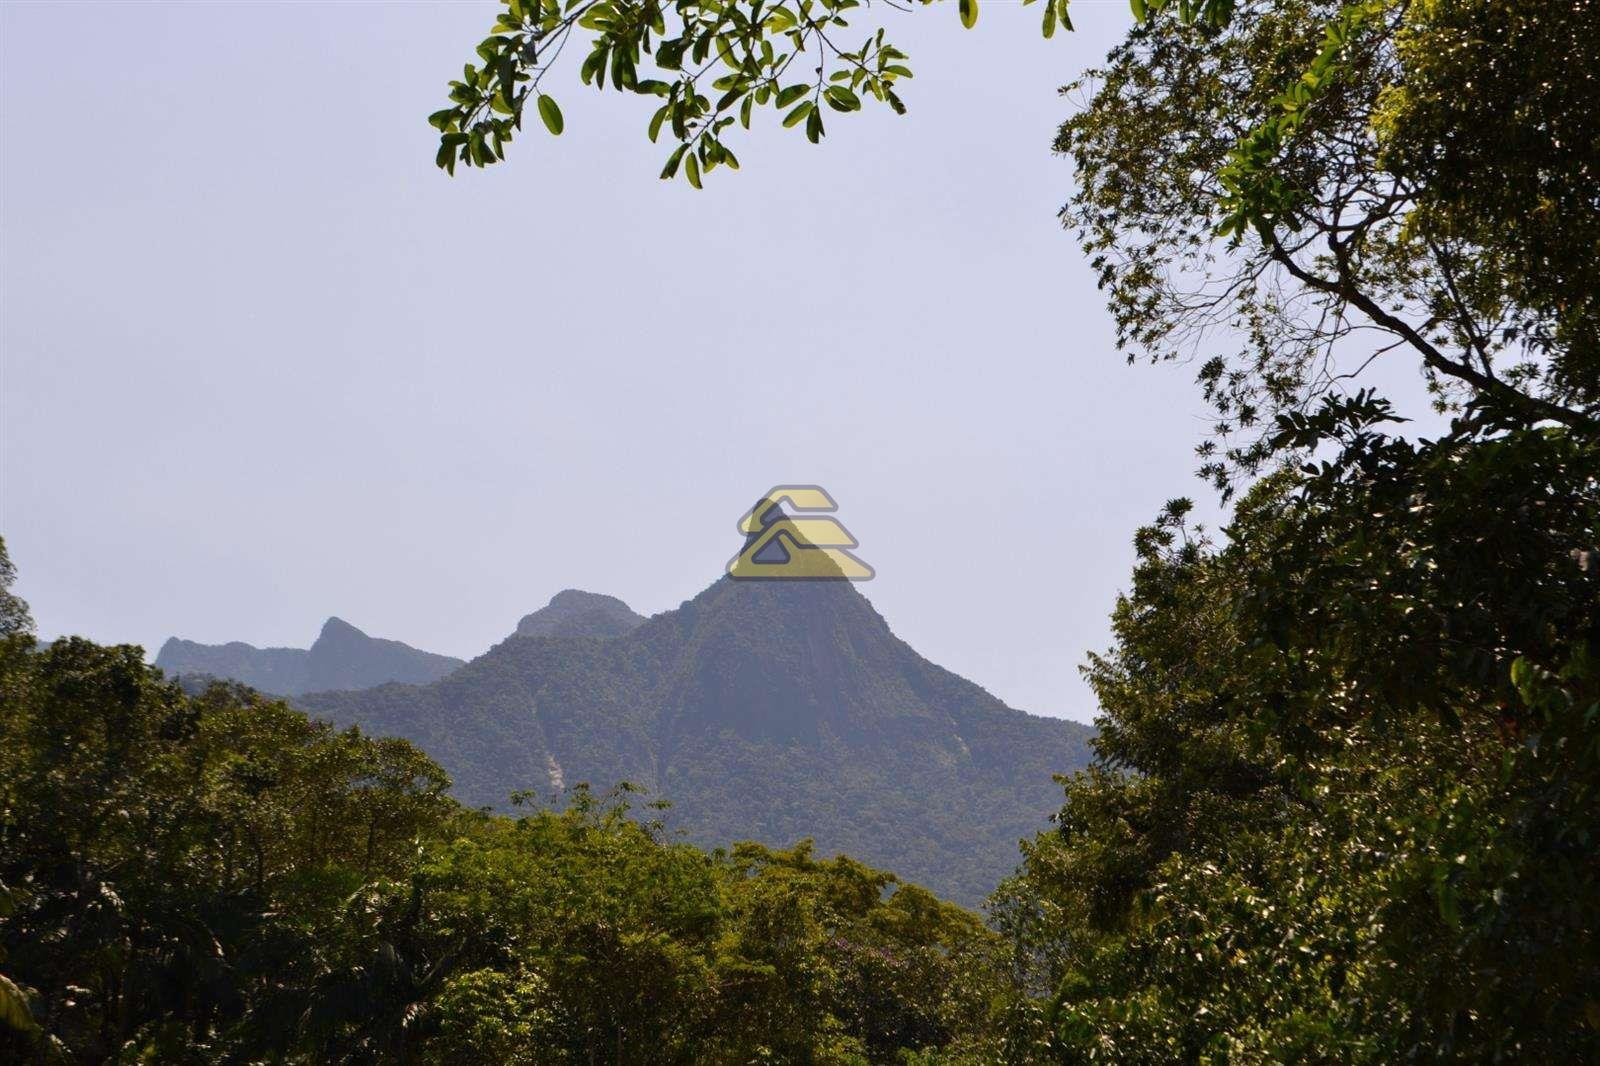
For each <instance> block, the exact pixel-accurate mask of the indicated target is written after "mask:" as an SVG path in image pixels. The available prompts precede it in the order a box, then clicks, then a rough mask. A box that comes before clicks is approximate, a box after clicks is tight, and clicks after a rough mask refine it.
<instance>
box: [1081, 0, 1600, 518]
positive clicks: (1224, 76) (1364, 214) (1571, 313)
mask: <svg viewBox="0 0 1600 1066" xmlns="http://www.w3.org/2000/svg"><path fill="white" fill-rule="evenodd" d="M1594 17H1595V8H1594V6H1593V4H1592V2H1588V0H1585V2H1581V3H1576V4H1571V5H1556V6H1554V7H1552V6H1551V5H1547V4H1542V3H1537V2H1534V0H1526V2H1513V3H1501V2H1498V0H1474V2H1468V3H1456V4H1440V3H1431V2H1410V3H1403V2H1388V0H1371V2H1361V3H1352V4H1346V3H1341V2H1317V0H1258V2H1255V3H1250V4H1246V5H1242V6H1241V8H1240V10H1239V11H1238V12H1237V13H1236V15H1235V17H1234V18H1233V19H1232V20H1231V21H1229V22H1228V23H1227V24H1226V26H1225V27H1223V28H1222V29H1221V30H1217V29H1215V28H1213V27H1210V26H1196V25H1188V24H1185V23H1183V22H1181V21H1175V20H1152V21H1149V22H1147V23H1146V24H1145V25H1144V26H1142V27H1141V28H1139V29H1138V30H1136V31H1135V32H1134V33H1132V34H1131V35H1130V36H1129V39H1128V40H1127V42H1126V43H1125V44H1123V45H1122V46H1121V47H1119V48H1118V49H1117V50H1116V51H1114V52H1113V53H1112V54H1111V56H1110V58H1109V60H1108V62H1107V64H1106V66H1105V67H1104V68H1103V69H1100V70H1096V71H1092V72H1090V73H1089V74H1087V75H1085V76H1084V77H1083V78H1082V79H1080V80H1079V81H1078V82H1076V83H1075V84H1074V85H1073V86H1071V87H1069V91H1073V92H1078V93H1082V94H1086V95H1087V97H1088V99H1087V106H1085V107H1084V108H1083V109H1082V110H1081V111H1080V112H1079V113H1078V114H1076V115H1074V116H1073V117H1072V118H1070V119H1069V120H1067V122H1066V123H1064V124H1063V126H1062V127H1061V131H1060V134H1059V137H1058V140H1057V148H1058V149H1059V150H1060V151H1062V152H1065V153H1067V154H1069V155H1070V156H1071V157H1072V158H1073V160H1074V162H1075V164H1076V168H1077V173H1078V187H1077V189H1076V190H1075V192H1074V193H1073V195H1072V197H1071V199H1070V200H1069V202H1068V204H1067V206H1066V207H1065V208H1064V210H1063V218H1064V220H1065V221H1066V222H1067V223H1068V224H1069V225H1071V226H1073V227H1075V228H1076V229H1077V231H1078V232H1079V234H1080V236H1081V238H1082V241H1083V246H1084V250H1085V251H1086V253H1087V254H1089V255H1090V256H1091V258H1092V260H1093V263H1094V265H1095V266H1096V268H1097V269H1098V270H1099V272H1100V283H1101V286H1102V287H1103V288H1104V289H1105V290H1106V292H1107V294H1108V304H1109V307H1110V309H1111V311H1112V314H1113V316H1114V317H1115V320H1116V323H1117V327H1118V337H1119V343H1120V344H1121V345H1122V346H1123V347H1125V348H1126V349H1127V350H1128V351H1129V353H1130V355H1129V358H1130V360H1131V359H1133V358H1135V357H1136V356H1141V355H1142V356H1144V357H1148V358H1150V359H1153V360H1176V359H1188V358H1198V359H1199V360H1200V361H1201V365H1200V372H1199V380H1200V382H1201V384H1202V386H1203V388H1204V390H1205V394H1206V396H1207V397H1208V399H1209V400H1210V401H1211V403H1212V404H1213V406H1214V409H1215V412H1216V418H1217V425H1216V428H1217V430H1218V433H1219V435H1220V437H1221V441H1220V442H1217V441H1207V442H1206V443H1204V444H1203V445H1202V448H1201V451H1202V455H1203V456H1204V459H1205V466H1204V468H1203V469H1204V472H1205V473H1206V474H1208V475H1209V476H1211V477H1212V478H1213V479H1215V480H1216V481H1217V483H1218V484H1219V485H1221V486H1224V487H1226V486H1228V485H1231V484H1233V483H1234V482H1235V480H1236V477H1237V475H1238V474H1240V473H1244V474H1248V473H1250V472H1252V471H1254V470H1256V469H1258V468H1259V467H1260V466H1261V464H1262V463H1263V462H1264V461H1266V460H1267V459H1269V458H1270V457H1272V455H1274V454H1275V449H1274V448H1273V447H1272V445H1273V442H1274V441H1275V440H1279V441H1281V440H1282V438H1280V437H1278V436H1277V435H1276V432H1275V423H1274V419H1275V416H1277V415H1279V414H1286V413H1300V414H1304V413H1308V412H1309V411H1310V410H1312V409H1314V407H1315V405H1316V403H1317V400H1318V399H1319V397H1321V396H1323V395H1328V394H1330V393H1332V392H1338V391H1342V390H1344V389H1345V388H1346V387H1347V386H1346V383H1347V382H1349V381H1350V380H1352V379H1354V378H1356V377H1358V375H1359V374H1360V373H1361V371H1362V370H1364V369H1365V368H1366V367H1367V366H1368V365H1369V364H1370V363H1371V362H1373V361H1374V360H1376V359H1380V358H1385V357H1389V358H1393V356H1390V355H1389V353H1391V352H1397V351H1404V352H1407V353H1409V355H1410V356H1411V357H1412V358H1413V359H1415V360H1416V361H1417V363H1418V364H1419V366H1420V369H1421V371H1422V373H1423V374H1424V375H1425V377H1426V379H1427V381H1428V384H1429V386H1430V388H1431V389H1432V390H1433V391H1434V393H1435V395H1436V397H1437V399H1438V403H1439V406H1440V408H1441V409H1442V410H1443V409H1452V410H1459V409H1461V408H1462V407H1463V405H1465V404H1467V403H1473V402H1476V403H1478V404H1480V405H1481V404H1493V405H1495V406H1496V407H1497V408H1499V409H1502V410H1504V411H1506V412H1508V413H1510V414H1513V415H1514V416H1515V417H1516V418H1517V419H1518V420H1519V421H1520V422H1521V423H1522V424H1534V423H1538V422H1541V421H1547V422H1554V423H1557V424H1561V425H1566V426H1569V427H1572V428H1574V429H1578V430H1581V431H1583V432H1595V431H1596V430H1597V429H1600V393H1597V391H1596V388H1595V385H1594V382H1595V380H1596V374H1597V370H1600V367H1597V366H1596V362H1595V351H1596V349H1595V341H1594V338H1595V336H1596V330H1597V328H1600V327H1597V322H1600V319H1597V312H1600V304H1597V303H1596V297H1595V296H1594V293H1595V291H1596V289H1595V285H1594V284H1593V280H1594V275H1593V271H1594V270H1595V266H1594V264H1595V262H1596V254H1595V253H1596V250H1597V249H1600V223H1597V222H1596V219H1597V218H1600V181H1597V180H1596V176H1597V175H1600V137H1597V136H1596V126H1595V123H1596V121H1597V120H1596V119H1595V115H1596V113H1597V106H1600V78H1597V77H1596V76H1595V75H1594V73H1593V69H1594V61H1595V59H1596V58H1597V53H1596V48H1597V47H1600V45H1597V44H1596V37H1595V35H1594V33H1593V32H1592V30H1593V25H1592V24H1593V21H1594ZM1219 443H1220V444H1221V445H1222V447H1221V448H1219ZM1292 443H1293V444H1295V445H1297V446H1299V445H1303V444H1304V443H1305V442H1304V441H1302V440H1299V439H1295V440H1293V441H1292Z"/></svg>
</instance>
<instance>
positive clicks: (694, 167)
mask: <svg viewBox="0 0 1600 1066" xmlns="http://www.w3.org/2000/svg"><path fill="white" fill-rule="evenodd" d="M683 173H684V176H685V177H687V178H688V179H689V184H690V185H693V186H694V187H695V188H697V189H699V188H702V186H701V184H700V160H698V159H696V158H695V156H694V154H693V153H690V155H689V158H688V159H687V160H685V161H684V164H683Z"/></svg>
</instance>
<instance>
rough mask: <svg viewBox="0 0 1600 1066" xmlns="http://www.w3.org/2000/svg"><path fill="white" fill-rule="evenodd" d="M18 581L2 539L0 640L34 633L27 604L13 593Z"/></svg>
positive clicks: (4, 540) (0, 555)
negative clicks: (13, 586) (12, 587)
mask: <svg viewBox="0 0 1600 1066" xmlns="http://www.w3.org/2000/svg"><path fill="white" fill-rule="evenodd" d="M16 580H17V568H16V567H15V566H14V565H12V562H11V555H10V553H9V552H7V551H6V539H5V538H4V537H0V639H3V638H5V637H11V636H17V635H19V634H28V633H32V632H33V615H32V614H30V613H29V612H28V605H27V603H26V602H24V601H23V599H22V598H21V597H20V596H18V595H17V594H16V593H14V592H12V591H11V586H12V585H13V584H15V583H16Z"/></svg>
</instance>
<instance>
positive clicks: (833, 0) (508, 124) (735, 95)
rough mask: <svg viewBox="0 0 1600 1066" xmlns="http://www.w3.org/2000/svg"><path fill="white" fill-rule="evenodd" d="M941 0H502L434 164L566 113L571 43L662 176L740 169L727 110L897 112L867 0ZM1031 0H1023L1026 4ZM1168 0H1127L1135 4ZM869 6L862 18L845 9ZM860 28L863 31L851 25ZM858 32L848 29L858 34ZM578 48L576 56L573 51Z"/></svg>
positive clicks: (971, 8)
mask: <svg viewBox="0 0 1600 1066" xmlns="http://www.w3.org/2000/svg"><path fill="white" fill-rule="evenodd" d="M936 2H938V0H877V3H876V5H874V3H873V0H504V5H505V10H504V11H502V12H501V13H500V14H499V16H498V17H497V18H496V19H495V23H494V26H493V29H492V32H491V33H490V34H489V36H487V37H485V38H484V39H483V40H482V41H481V42H480V43H479V45H478V47H477V49H476V61H475V62H468V63H467V64H466V66H465V68H464V69H463V71H462V75H461V78H460V79H459V80H456V81H452V82H451V83H450V106H449V107H447V108H443V109H442V110H439V111H436V112H434V113H433V114H432V115H430V116H429V117H428V121H429V122H430V123H431V124H432V125H433V126H434V128H436V129H437V130H438V131H439V152H438V157H437V162H438V164H439V166H440V167H442V168H443V169H445V170H448V171H449V172H450V173H452V174H454V173H455V168H456V165H457V164H458V163H460V164H465V165H468V166H476V167H483V166H488V165H490V164H492V163H496V162H499V161H501V160H503V159H504V158H505V157H506V145H508V144H510V143H511V141H512V140H513V139H514V138H515V137H516V135H517V134H518V133H519V132H520V131H521V130H522V120H523V116H524V113H525V112H526V111H528V110H529V109H532V110H534V111H536V112H537V113H538V116H539V121H540V123H541V124H542V125H543V127H544V128H545V129H546V130H547V131H548V132H549V133H551V134H553V135H560V133H561V132H562V130H563V129H565V127H566V120H565V118H564V117H563V115H562V112H561V107H560V105H559V104H558V103H557V102H556V99H555V97H554V96H553V95H551V92H550V90H551V89H552V88H553V86H551V85H549V84H548V83H547V79H548V78H549V77H550V75H552V74H553V73H554V72H555V71H556V70H558V69H559V65H560V63H561V61H562V55H563V53H564V52H565V51H566V49H567V47H568V46H569V45H574V52H575V53H576V54H575V55H574V56H572V57H570V58H569V59H568V63H569V64H575V65H576V66H577V68H578V79H579V81H580V82H581V83H582V84H583V85H585V86H593V88H594V89H595V90H596V91H597V92H604V91H605V89H606V87H607V85H609V86H610V87H611V88H612V89H613V90H615V91H616V92H618V93H623V94H633V95H637V96H643V97H646V98H648V102H649V104H650V106H652V107H653V108H654V110H653V112H652V113H651V115H650V119H649V122H648V125H647V127H646V129H647V132H648V135H649V137H650V140H651V141H652V142H655V141H657V140H659V139H660V138H661V137H662V135H663V134H665V135H666V138H667V143H668V144H669V145H671V146H672V147H671V149H670V151H669V154H668V155H667V159H666V165H665V166H664V167H663V168H662V171H661V176H662V177H663V178H673V177H675V176H677V175H678V174H679V173H681V174H682V175H683V177H684V178H685V179H686V180H687V181H688V182H689V184H691V185H693V186H694V187H695V188H700V186H701V176H702V175H703V174H706V173H709V172H710V171H712V170H714V169H716V168H717V167H719V166H726V167H728V168H729V169H730V170H737V169H739V158H738V156H736V155H735V154H734V152H733V149H732V148H731V147H730V146H729V141H730V139H731V138H732V135H733V133H734V131H735V128H736V127H735V124H736V123H737V125H738V127H740V128H743V129H749V128H750V126H751V123H752V121H753V119H754V115H755V113H756V111H757V109H770V110H772V111H773V112H775V113H777V114H778V115H780V116H781V118H782V122H783V125H784V126H785V127H787V128H796V129H800V130H803V131H804V133H805V136H806V139H807V140H809V141H811V142H812V143H813V144H816V143H817V142H819V141H821V140H822V138H823V136H824V134H825V133H826V121H827V119H826V116H827V115H828V114H829V113H830V112H831V113H838V114H849V113H850V112H853V111H859V110H861V108H862V106H863V104H864V103H865V102H866V101H869V100H870V101H874V102H876V103H878V104H880V105H884V106H887V107H889V108H891V109H892V110H893V111H895V112H896V113H898V114H905V112H906V105H905V102H904V101H903V100H902V99H901V97H900V93H899V91H897V90H901V89H903V85H902V83H903V82H904V81H905V80H907V79H909V78H911V76H912V72H911V68H910V67H909V66H908V65H907V64H908V63H909V61H910V57H909V56H908V55H907V54H906V53H905V52H903V51H901V50H900V49H899V48H896V47H895V46H894V45H893V44H892V43H891V42H889V41H887V40H885V38H884V28H883V26H882V25H879V24H878V23H877V20H871V19H870V16H871V15H872V14H873V11H872V9H873V7H874V6H876V7H877V8H878V9H879V10H884V9H887V10H892V11H896V12H901V13H908V12H910V11H912V10H913V9H914V8H916V7H927V6H930V5H932V4H934V3H936ZM1035 2H1037V0H1022V3H1023V4H1024V5H1027V4H1032V3H1035ZM1232 5H1233V0H1178V2H1177V3H1174V4H1172V5H1171V6H1172V9H1173V10H1174V11H1176V12H1178V13H1179V14H1180V16H1181V17H1182V18H1184V19H1186V20H1188V19H1195V18H1198V19H1200V20H1202V21H1208V22H1215V23H1220V22H1221V21H1223V20H1224V19H1226V17H1227V13H1228V11H1229V10H1230V9H1231V7H1232ZM954 6H955V8H956V11H957V14H958V15H959V17H960V19H961V22H962V24H963V25H964V26H966V27H967V28H969V29H970V28H972V27H973V26H974V25H976V24H977V21H978V6H979V0H956V2H955V5H954ZM1166 7H1167V2H1166V0H1156V2H1154V3H1149V4H1148V6H1147V4H1146V2H1145V0H1133V8H1134V11H1135V12H1136V13H1137V14H1138V15H1139V16H1140V17H1141V18H1143V17H1146V16H1147V15H1148V14H1151V13H1155V12H1159V11H1161V10H1163V9H1165V8H1166ZM1039 10H1040V13H1041V32H1042V33H1043V34H1044V36H1045V37H1052V36H1054V35H1055V32H1056V29H1057V27H1061V28H1063V29H1067V30H1070V29H1071V28H1072V21H1071V18H1070V17H1069V0H1043V3H1040V5H1039ZM862 16H868V17H869V21H871V23H872V24H871V25H870V26H868V27H861V26H853V25H852V20H853V19H858V18H860V17H862ZM863 32H865V34H866V36H865V37H864V38H863V37H860V36H859V35H860V34H861V33H863ZM858 42H859V43H858ZM579 55H581V57H582V58H581V60H580V59H579V58H578V56H579Z"/></svg>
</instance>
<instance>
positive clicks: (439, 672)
mask: <svg viewBox="0 0 1600 1066" xmlns="http://www.w3.org/2000/svg"><path fill="white" fill-rule="evenodd" d="M156 665H157V666H159V667H160V668H161V669H162V670H164V671H166V672H167V673H168V674H170V675H172V676H174V677H182V676H184V675H201V674H204V675H209V676H211V677H218V678H226V679H229V680H233V681H239V682H242V683H243V684H246V685H249V686H250V687H252V688H256V689H260V690H261V691H262V692H268V693H272V694H274V695H278V696H298V695H300V694H302V693H305V692H316V691H320V690H325V689H359V688H371V687H372V686H374V685H382V684H385V683H387V682H390V681H400V682H405V683H408V684H414V685H421V684H426V683H428V682H430V681H437V680H439V679H440V678H441V677H444V676H445V675H446V674H448V673H450V672H452V671H453V670H455V669H456V668H457V667H458V666H460V665H462V663H461V660H460V659H456V658H453V657H451V656H448V655H435V654H434V653H432V652H427V651H420V650H418V649H416V648H413V647H410V646H409V645H406V644H402V643H400V642H399V641H398V640H381V639H379V638H377V637H369V636H368V635H367V634H366V633H364V632H362V631H361V630H359V629H357V628H356V627H355V626H353V625H351V624H350V623H349V622H346V621H345V620H344V619H342V618H339V617H338V616H336V615H334V616H330V617H329V618H328V620H327V621H326V622H324V623H322V631H321V632H320V633H319V634H318V635H317V639H316V641H315V643H313V644H312V645H311V647H310V648H309V649H307V648H257V647H254V646H253V645H250V644H244V643H241V642H239V641H232V642H230V643H228V644H198V643H195V642H194V641H190V640H183V639H181V638H178V637H171V638H169V639H168V640H167V642H166V643H165V644H163V645H161V651H160V652H159V653H158V654H157V655H156Z"/></svg>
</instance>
